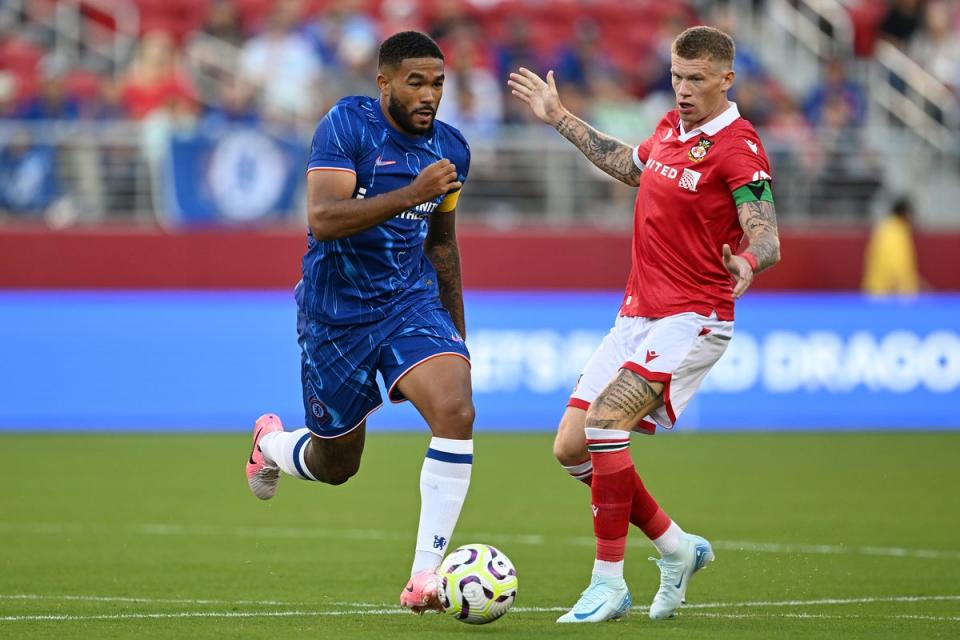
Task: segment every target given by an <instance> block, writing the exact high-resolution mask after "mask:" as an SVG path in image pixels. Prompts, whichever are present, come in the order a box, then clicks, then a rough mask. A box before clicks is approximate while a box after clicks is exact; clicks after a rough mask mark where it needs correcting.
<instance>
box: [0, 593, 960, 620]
mask: <svg viewBox="0 0 960 640" xmlns="http://www.w3.org/2000/svg"><path fill="white" fill-rule="evenodd" d="M0 599H12V600H18V599H19V600H55V601H56V600H63V601H76V600H85V601H102V602H137V603H158V604H170V603H188V604H211V603H216V604H228V605H244V604H263V603H270V604H274V605H281V606H283V605H300V604H302V603H295V602H277V601H266V600H232V601H231V600H190V599H165V598H133V597H125V596H116V597H115V596H66V595H64V596H43V595H37V594H8V595H3V594H0ZM930 601H960V595H938V596H888V597H866V598H821V599H817V600H780V601H753V602H749V601H748V602H704V603H699V604H688V605H685V606H684V607H683V609H682V611H681V615H691V616H698V617H708V618H727V619H740V618H798V619H804V618H820V619H833V618H837V619H839V618H864V619H867V618H870V619H877V618H889V619H895V620H901V619H905V620H928V621H935V622H960V616H930V615H915V614H901V615H884V614H880V615H866V614H856V615H828V614H819V613H717V612H709V611H702V609H722V608H750V607H808V606H815V605H846V604H870V603H877V602H930ZM329 604H331V605H335V606H346V607H349V608H348V609H347V610H342V611H227V612H217V611H181V612H167V613H117V614H91V615H72V614H35V615H10V616H3V617H0V622H24V621H81V620H126V619H166V618H170V619H176V618H256V617H265V618H271V617H272V618H277V617H313V616H321V617H323V616H325V617H331V616H333V617H343V616H353V615H355V616H367V615H376V616H384V615H410V614H409V612H408V611H406V610H403V609H400V608H399V607H388V606H387V605H383V604H373V603H365V602H356V603H354V602H331V603H329ZM567 609H568V607H514V609H513V611H514V612H516V613H561V612H564V611H567ZM632 610H633V611H637V612H646V611H647V607H645V606H635V607H633V608H632Z"/></svg>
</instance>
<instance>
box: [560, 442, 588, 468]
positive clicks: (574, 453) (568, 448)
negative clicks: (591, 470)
mask: <svg viewBox="0 0 960 640" xmlns="http://www.w3.org/2000/svg"><path fill="white" fill-rule="evenodd" d="M553 457H555V458H556V459H557V462H559V463H560V464H561V465H562V466H564V467H572V466H573V465H577V464H581V463H583V462H586V461H587V460H589V459H590V456H589V454H587V452H586V447H584V446H576V445H573V444H572V443H570V442H562V441H560V439H557V440H555V441H554V442H553Z"/></svg>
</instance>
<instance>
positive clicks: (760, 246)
mask: <svg viewBox="0 0 960 640" xmlns="http://www.w3.org/2000/svg"><path fill="white" fill-rule="evenodd" d="M766 188H767V193H768V192H769V183H767V187H766ZM737 211H738V214H739V217H740V226H741V227H742V228H743V232H744V233H745V234H746V236H747V238H748V239H749V240H750V246H749V247H747V249H746V250H745V251H744V252H743V253H740V254H738V255H733V252H732V251H731V250H730V245H728V244H725V245H723V263H724V265H725V266H726V267H727V271H729V272H730V273H731V274H732V275H733V277H734V278H736V281H737V282H736V284H735V285H734V287H733V297H734V298H739V297H740V296H742V295H743V293H744V292H745V291H746V290H747V288H748V287H749V286H750V284H751V283H752V282H753V275H754V274H755V273H760V272H761V271H763V270H764V269H768V268H770V267H772V266H773V265H775V264H776V263H777V262H779V261H780V236H779V234H778V232H777V212H776V209H775V208H774V206H773V200H772V197H771V198H770V199H758V200H753V201H750V202H742V203H741V204H740V206H739V208H738V210H737Z"/></svg>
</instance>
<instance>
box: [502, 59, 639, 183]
mask: <svg viewBox="0 0 960 640" xmlns="http://www.w3.org/2000/svg"><path fill="white" fill-rule="evenodd" d="M507 84H508V85H509V86H510V89H511V93H513V95H515V96H516V97H517V98H519V99H520V100H521V101H523V102H524V103H526V104H527V105H528V106H529V107H530V109H531V110H532V111H533V114H534V115H535V116H537V117H538V118H540V120H542V121H543V122H546V123H547V124H549V125H550V126H551V127H553V128H554V129H556V130H557V131H558V132H559V133H560V135H562V136H563V137H564V138H566V139H567V140H569V141H570V142H572V143H573V144H574V145H575V146H576V147H577V148H578V149H580V151H581V152H582V153H583V155H585V156H586V157H587V158H588V159H589V160H590V162H592V163H593V164H595V165H597V167H599V168H600V169H601V170H603V171H604V172H605V173H607V174H608V175H610V176H612V177H614V178H616V179H617V180H619V181H620V182H623V183H625V184H628V185H630V186H631V187H636V186H637V185H639V184H640V169H639V168H638V167H637V165H636V164H635V163H634V161H633V147H631V146H630V145H628V144H627V143H626V142H622V141H620V140H617V139H616V138H613V137H611V136H608V135H606V134H603V133H600V132H599V131H597V130H596V129H594V128H593V127H591V126H590V125H588V124H587V123H586V122H584V121H583V120H581V119H580V118H578V117H576V116H575V115H573V114H572V113H570V112H569V111H567V109H566V108H565V107H564V106H563V105H562V104H561V103H560V94H559V93H558V92H557V85H556V82H554V79H553V71H550V72H548V73H547V79H546V81H544V80H543V79H542V78H541V77H540V76H538V75H537V74H535V73H534V72H533V71H530V70H529V69H524V68H523V67H520V69H519V70H518V71H517V73H511V74H510V79H509V80H508V81H507Z"/></svg>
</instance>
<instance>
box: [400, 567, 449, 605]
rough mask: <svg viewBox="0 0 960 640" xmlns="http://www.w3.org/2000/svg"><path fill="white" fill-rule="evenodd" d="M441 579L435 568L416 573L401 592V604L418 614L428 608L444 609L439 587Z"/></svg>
mask: <svg viewBox="0 0 960 640" xmlns="http://www.w3.org/2000/svg"><path fill="white" fill-rule="evenodd" d="M439 580H440V578H439V577H438V576H437V572H436V570H435V569H424V570H423V571H420V572H419V573H416V574H414V576H413V577H412V578H410V582H408V583H407V586H406V588H405V589H404V590H403V591H401V592H400V606H401V607H405V608H407V609H410V610H411V611H413V612H414V613H416V614H418V615H419V614H422V613H423V612H424V611H427V610H430V611H443V605H441V604H440V596H439V594H438V589H437V586H438V584H439Z"/></svg>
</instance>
